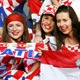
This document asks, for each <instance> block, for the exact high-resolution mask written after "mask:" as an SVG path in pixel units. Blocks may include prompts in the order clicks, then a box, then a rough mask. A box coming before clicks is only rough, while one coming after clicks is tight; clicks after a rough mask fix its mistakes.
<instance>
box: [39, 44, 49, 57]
mask: <svg viewBox="0 0 80 80" xmlns="http://www.w3.org/2000/svg"><path fill="white" fill-rule="evenodd" d="M43 50H48V46H47V45H44V48H41V47H39V48H38V55H39V56H42V51H43Z"/></svg>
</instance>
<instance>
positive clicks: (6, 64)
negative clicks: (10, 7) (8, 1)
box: [0, 12, 30, 80]
mask: <svg viewBox="0 0 80 80" xmlns="http://www.w3.org/2000/svg"><path fill="white" fill-rule="evenodd" d="M2 42H6V43H21V42H22V43H27V42H30V38H29V33H28V26H27V23H26V19H25V17H24V16H23V15H22V14H20V13H18V12H15V13H12V14H10V15H9V16H7V17H6V19H5V20H4V26H3V33H2ZM11 47H12V46H11ZM3 49H5V48H3ZM9 51H10V50H9ZM9 51H8V52H7V53H9V54H10V52H11V51H10V52H9ZM14 53H15V52H14ZM22 64H23V59H21V58H16V57H13V56H11V57H9V56H8V57H7V56H0V78H2V79H3V78H5V79H3V80H9V78H11V79H12V80H14V79H13V78H15V79H16V80H19V79H21V80H22V79H24V74H26V73H25V72H24V71H23V70H24V67H23V66H21V65H22ZM19 69H20V70H19ZM6 75H7V77H5V76H6ZM15 75H17V76H15Z"/></svg>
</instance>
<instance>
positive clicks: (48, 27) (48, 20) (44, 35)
mask: <svg viewBox="0 0 80 80" xmlns="http://www.w3.org/2000/svg"><path fill="white" fill-rule="evenodd" d="M53 8H54V6H53V5H47V6H46V8H45V9H44V11H43V13H42V15H41V17H40V21H39V23H38V24H37V28H36V31H37V32H36V35H35V42H39V41H42V40H43V42H44V43H47V42H48V41H50V42H51V40H52V37H53V36H54V33H53V32H54V26H55V12H56V11H55V10H53ZM53 38H54V37H53ZM46 41H47V42H46Z"/></svg>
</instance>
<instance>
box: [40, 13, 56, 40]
mask: <svg viewBox="0 0 80 80" xmlns="http://www.w3.org/2000/svg"><path fill="white" fill-rule="evenodd" d="M43 16H51V17H53V21H54V22H55V17H54V16H53V15H51V14H42V15H41V18H40V21H39V24H40V30H41V37H42V38H43V39H45V34H46V33H45V32H44V30H43V29H42V26H41V22H42V18H43ZM53 27H54V26H53ZM51 34H52V36H54V32H53V30H52V32H51Z"/></svg>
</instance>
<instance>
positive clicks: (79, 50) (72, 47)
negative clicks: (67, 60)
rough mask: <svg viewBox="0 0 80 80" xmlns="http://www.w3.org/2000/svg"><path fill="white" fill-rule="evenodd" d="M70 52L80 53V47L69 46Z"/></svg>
mask: <svg viewBox="0 0 80 80" xmlns="http://www.w3.org/2000/svg"><path fill="white" fill-rule="evenodd" d="M67 48H68V50H69V51H71V52H75V51H76V52H80V46H79V45H75V46H67Z"/></svg>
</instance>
